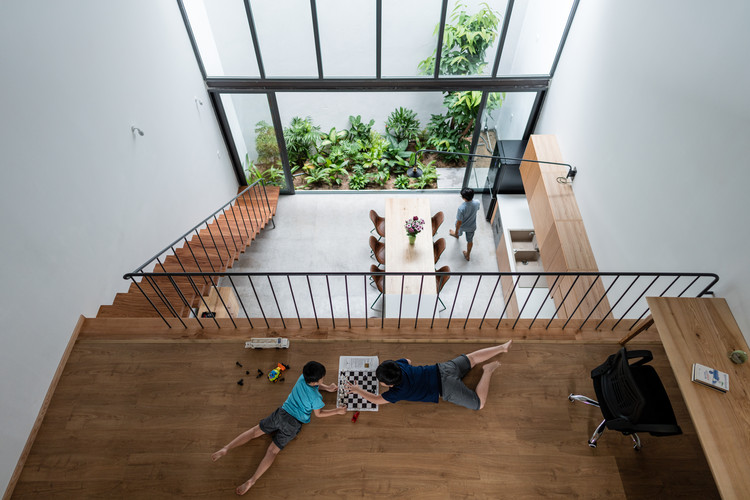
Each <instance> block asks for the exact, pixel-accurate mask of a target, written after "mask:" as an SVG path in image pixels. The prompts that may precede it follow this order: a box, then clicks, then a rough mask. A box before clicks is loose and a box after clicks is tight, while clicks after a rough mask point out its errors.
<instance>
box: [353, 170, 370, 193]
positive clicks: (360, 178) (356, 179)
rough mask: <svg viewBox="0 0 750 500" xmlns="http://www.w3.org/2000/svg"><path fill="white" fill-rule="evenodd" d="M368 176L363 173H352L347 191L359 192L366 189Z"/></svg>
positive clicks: (368, 180)
mask: <svg viewBox="0 0 750 500" xmlns="http://www.w3.org/2000/svg"><path fill="white" fill-rule="evenodd" d="M369 182H370V176H368V175H367V174H364V173H353V174H352V175H350V176H349V189H354V190H357V191H358V190H360V189H364V188H366V187H367V184H368V183H369Z"/></svg>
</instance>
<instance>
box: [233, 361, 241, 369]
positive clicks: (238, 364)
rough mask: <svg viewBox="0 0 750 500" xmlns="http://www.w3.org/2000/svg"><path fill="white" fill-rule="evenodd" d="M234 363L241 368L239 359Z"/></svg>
mask: <svg viewBox="0 0 750 500" xmlns="http://www.w3.org/2000/svg"><path fill="white" fill-rule="evenodd" d="M234 364H235V365H237V366H239V367H240V368H242V363H240V362H239V361H235V362H234Z"/></svg>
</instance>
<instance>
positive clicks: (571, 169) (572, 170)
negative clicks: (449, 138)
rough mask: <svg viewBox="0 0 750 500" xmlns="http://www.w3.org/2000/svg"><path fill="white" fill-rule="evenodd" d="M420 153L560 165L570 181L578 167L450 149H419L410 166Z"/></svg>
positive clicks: (414, 166)
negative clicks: (565, 169) (564, 168)
mask: <svg viewBox="0 0 750 500" xmlns="http://www.w3.org/2000/svg"><path fill="white" fill-rule="evenodd" d="M421 153H438V154H446V155H456V156H468V157H469V158H471V159H474V158H490V159H493V160H511V161H517V162H519V163H541V164H544V165H560V166H561V167H566V168H567V169H568V173H567V174H566V175H565V178H567V179H570V180H571V181H572V180H573V179H574V178H575V176H576V174H577V173H578V169H576V168H575V167H574V166H573V165H571V164H570V163H561V162H557V161H542V160H526V159H524V158H511V157H508V156H495V155H480V154H478V153H457V152H451V151H439V150H437V149H420V150H419V151H417V152H415V153H414V155H413V156H412V157H411V158H410V159H409V162H410V163H409V166H410V168H416V158H417V156H418V155H420V154H421ZM420 175H421V174H420Z"/></svg>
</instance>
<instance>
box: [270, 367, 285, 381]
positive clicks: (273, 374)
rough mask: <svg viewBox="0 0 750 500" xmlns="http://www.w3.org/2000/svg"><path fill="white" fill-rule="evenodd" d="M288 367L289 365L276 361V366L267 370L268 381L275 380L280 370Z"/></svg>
mask: <svg viewBox="0 0 750 500" xmlns="http://www.w3.org/2000/svg"><path fill="white" fill-rule="evenodd" d="M288 369H289V365H285V364H284V363H277V364H276V368H274V369H273V370H271V371H270V372H268V381H269V382H276V381H277V380H278V379H279V375H281V372H283V371H284V370H288Z"/></svg>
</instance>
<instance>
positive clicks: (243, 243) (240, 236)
mask: <svg viewBox="0 0 750 500" xmlns="http://www.w3.org/2000/svg"><path fill="white" fill-rule="evenodd" d="M229 210H230V212H232V219H234V227H236V228H237V237H238V238H239V239H240V243H241V244H242V247H243V248H244V247H246V246H247V245H246V244H245V242H244V239H243V238H242V229H240V223H239V222H237V212H235V210H234V205H230V206H229ZM242 225H243V226H244V225H245V221H244V220H243V221H242ZM245 230H247V228H245Z"/></svg>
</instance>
